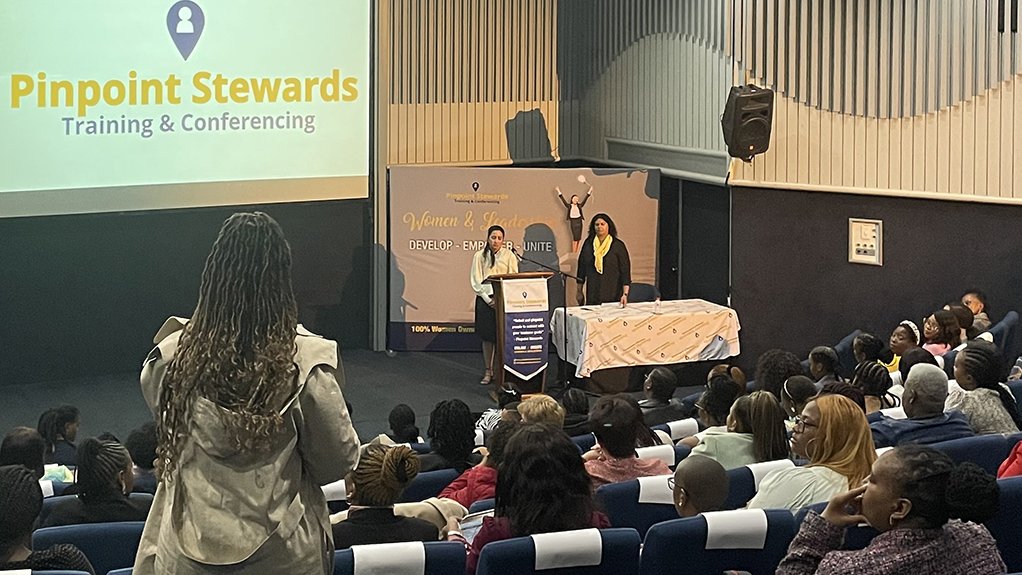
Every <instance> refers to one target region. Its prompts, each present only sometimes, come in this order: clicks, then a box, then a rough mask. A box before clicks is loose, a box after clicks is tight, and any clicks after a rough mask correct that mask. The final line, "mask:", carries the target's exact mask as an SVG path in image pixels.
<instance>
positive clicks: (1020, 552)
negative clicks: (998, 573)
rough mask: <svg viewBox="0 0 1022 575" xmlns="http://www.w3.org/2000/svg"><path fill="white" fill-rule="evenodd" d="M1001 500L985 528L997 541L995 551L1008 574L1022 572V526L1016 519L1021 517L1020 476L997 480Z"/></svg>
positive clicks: (1021, 492) (1021, 478)
mask: <svg viewBox="0 0 1022 575" xmlns="http://www.w3.org/2000/svg"><path fill="white" fill-rule="evenodd" d="M997 485H998V486H999V487H1000V488H1001V498H1000V502H999V505H998V509H997V515H995V516H994V518H993V519H991V520H990V521H987V522H986V524H985V525H986V528H987V529H989V530H990V534H991V535H993V536H994V539H996V540H997V549H998V550H1000V552H1001V559H1003V560H1004V564H1005V565H1006V566H1007V567H1008V572H1009V573H1012V572H1015V571H1022V545H1019V541H1020V540H1022V526H1020V524H1019V521H1018V518H1019V517H1022V476H1019V477H1006V478H1004V479H998V480H997Z"/></svg>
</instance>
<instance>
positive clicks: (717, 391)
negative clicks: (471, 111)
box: [696, 375, 742, 426]
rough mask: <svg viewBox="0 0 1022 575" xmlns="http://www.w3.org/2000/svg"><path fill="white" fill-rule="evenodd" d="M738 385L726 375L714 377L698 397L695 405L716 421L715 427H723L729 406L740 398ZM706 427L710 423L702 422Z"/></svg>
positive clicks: (729, 411) (729, 409)
mask: <svg viewBox="0 0 1022 575" xmlns="http://www.w3.org/2000/svg"><path fill="white" fill-rule="evenodd" d="M741 395H742V393H741V391H740V390H739V387H738V384H737V383H735V380H733V379H731V377H730V376H728V375H715V376H713V377H712V378H710V381H708V382H706V391H704V392H703V393H702V395H700V396H699V401H698V402H697V403H696V405H697V406H698V407H700V408H701V409H702V410H703V411H705V412H706V415H708V416H710V417H711V418H713V419H714V420H716V422H717V425H724V422H725V421H727V416H728V414H729V413H731V406H732V405H734V403H735V400H736V399H738V397H739V396H741ZM703 423H704V424H706V425H707V426H709V425H710V422H708V421H704V422H703Z"/></svg>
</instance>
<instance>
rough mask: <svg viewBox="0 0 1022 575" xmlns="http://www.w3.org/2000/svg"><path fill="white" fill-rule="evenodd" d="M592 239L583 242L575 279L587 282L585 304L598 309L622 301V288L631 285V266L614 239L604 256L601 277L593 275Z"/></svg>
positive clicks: (623, 247)
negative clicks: (600, 306) (602, 304)
mask: <svg viewBox="0 0 1022 575" xmlns="http://www.w3.org/2000/svg"><path fill="white" fill-rule="evenodd" d="M593 237H594V236H589V237H588V238H586V241H585V243H583V244H582V249H581V250H580V251H579V254H578V277H580V278H582V279H583V280H585V282H586V304H588V305H599V304H601V303H611V302H616V301H621V295H622V294H624V286H626V285H628V284H630V283H632V262H631V260H629V259H628V248H627V247H625V243H624V242H622V241H621V240H619V239H617V238H614V241H613V242H611V243H610V249H609V250H607V255H605V256H603V273H602V274H600V273H597V272H596V256H595V255H594V254H593Z"/></svg>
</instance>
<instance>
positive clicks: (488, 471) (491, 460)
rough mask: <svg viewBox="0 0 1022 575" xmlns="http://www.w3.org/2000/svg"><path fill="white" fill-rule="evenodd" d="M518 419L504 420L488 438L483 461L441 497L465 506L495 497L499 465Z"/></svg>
mask: <svg viewBox="0 0 1022 575" xmlns="http://www.w3.org/2000/svg"><path fill="white" fill-rule="evenodd" d="M519 425H521V423H518V422H517V421H502V422H500V424H499V425H497V429H494V430H493V433H491V434H490V436H489V437H488V438H487V439H486V455H485V456H484V457H483V461H482V463H480V464H479V465H476V466H475V467H470V468H469V469H466V470H465V472H464V473H462V474H461V475H459V476H458V478H457V479H455V480H454V481H452V482H451V483H450V485H448V486H447V487H445V488H444V490H443V491H441V492H440V497H443V498H446V499H453V500H455V501H457V502H458V503H460V504H462V505H463V506H464V507H465V508H468V507H471V506H472V504H473V503H475V502H476V501H479V500H481V499H489V498H491V497H493V493H494V490H495V489H496V488H497V467H498V466H500V462H501V460H502V459H503V458H504V448H505V447H506V446H507V440H508V439H510V438H511V435H512V434H513V433H514V432H515V430H516V429H518V426H519Z"/></svg>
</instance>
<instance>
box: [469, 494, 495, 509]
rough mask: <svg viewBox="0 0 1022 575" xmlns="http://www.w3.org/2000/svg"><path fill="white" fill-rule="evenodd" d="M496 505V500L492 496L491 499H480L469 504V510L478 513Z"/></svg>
mask: <svg viewBox="0 0 1022 575" xmlns="http://www.w3.org/2000/svg"><path fill="white" fill-rule="evenodd" d="M494 505H495V502H494V499H493V498H492V497H491V498H489V499H480V500H479V501H476V502H474V503H472V505H470V506H469V508H468V512H469V513H478V512H480V511H489V510H490V509H493V507H494Z"/></svg>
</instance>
